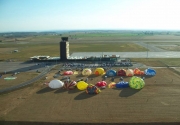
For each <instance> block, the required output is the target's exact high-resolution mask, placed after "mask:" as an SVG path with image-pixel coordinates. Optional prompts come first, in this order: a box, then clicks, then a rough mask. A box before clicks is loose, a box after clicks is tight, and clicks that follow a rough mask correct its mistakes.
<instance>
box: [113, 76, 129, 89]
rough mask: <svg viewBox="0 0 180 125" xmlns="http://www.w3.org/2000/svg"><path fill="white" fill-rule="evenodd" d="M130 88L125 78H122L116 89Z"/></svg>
mask: <svg viewBox="0 0 180 125" xmlns="http://www.w3.org/2000/svg"><path fill="white" fill-rule="evenodd" d="M127 87H129V83H128V82H125V81H124V80H123V78H121V81H120V82H118V83H116V88H127Z"/></svg>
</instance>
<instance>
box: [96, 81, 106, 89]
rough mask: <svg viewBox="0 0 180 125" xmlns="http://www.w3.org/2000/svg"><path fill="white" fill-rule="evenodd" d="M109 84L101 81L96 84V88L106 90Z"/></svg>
mask: <svg viewBox="0 0 180 125" xmlns="http://www.w3.org/2000/svg"><path fill="white" fill-rule="evenodd" d="M106 85H107V83H106V82H105V81H100V82H97V83H96V86H97V87H99V88H106Z"/></svg>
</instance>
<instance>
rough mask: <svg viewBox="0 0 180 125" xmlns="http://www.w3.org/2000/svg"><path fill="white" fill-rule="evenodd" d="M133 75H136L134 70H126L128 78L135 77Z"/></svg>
mask: <svg viewBox="0 0 180 125" xmlns="http://www.w3.org/2000/svg"><path fill="white" fill-rule="evenodd" d="M133 75H134V72H133V70H132V69H128V70H126V76H133Z"/></svg>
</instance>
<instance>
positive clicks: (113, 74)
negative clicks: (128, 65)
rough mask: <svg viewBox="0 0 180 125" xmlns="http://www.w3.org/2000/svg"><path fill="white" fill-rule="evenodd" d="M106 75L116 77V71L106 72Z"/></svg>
mask: <svg viewBox="0 0 180 125" xmlns="http://www.w3.org/2000/svg"><path fill="white" fill-rule="evenodd" d="M106 75H107V76H116V71H115V70H112V69H111V70H108V71H107V72H106Z"/></svg>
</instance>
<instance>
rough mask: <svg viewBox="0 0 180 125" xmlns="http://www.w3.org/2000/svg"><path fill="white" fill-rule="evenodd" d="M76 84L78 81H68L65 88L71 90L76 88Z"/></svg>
mask: <svg viewBox="0 0 180 125" xmlns="http://www.w3.org/2000/svg"><path fill="white" fill-rule="evenodd" d="M76 84H77V83H76V81H73V80H66V81H65V82H64V88H66V89H67V90H71V89H74V88H75V86H76Z"/></svg>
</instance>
